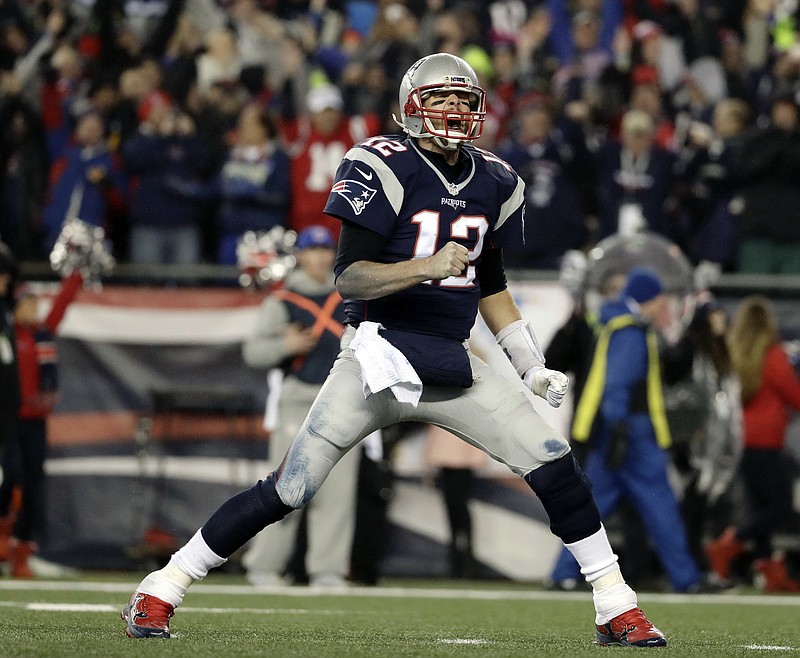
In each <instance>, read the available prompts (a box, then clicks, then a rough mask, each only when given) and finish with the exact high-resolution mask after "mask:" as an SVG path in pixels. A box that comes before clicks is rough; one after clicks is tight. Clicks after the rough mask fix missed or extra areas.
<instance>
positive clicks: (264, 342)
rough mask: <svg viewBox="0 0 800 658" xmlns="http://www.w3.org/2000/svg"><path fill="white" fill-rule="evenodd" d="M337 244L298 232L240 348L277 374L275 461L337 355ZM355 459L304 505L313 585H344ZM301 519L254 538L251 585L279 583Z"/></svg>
mask: <svg viewBox="0 0 800 658" xmlns="http://www.w3.org/2000/svg"><path fill="white" fill-rule="evenodd" d="M335 247H336V243H335V242H334V238H333V234H332V233H331V232H330V231H329V230H328V229H326V228H325V227H323V226H321V225H312V226H309V227H308V228H306V229H304V230H303V231H302V232H301V233H300V235H299V236H298V238H297V263H298V268H297V269H295V270H293V271H292V272H291V273H290V274H289V276H288V277H287V280H286V287H285V288H284V289H283V290H280V291H278V292H277V293H275V294H273V295H271V296H269V297H268V298H267V299H266V300H265V301H264V303H263V304H262V306H261V310H260V313H259V319H258V324H257V326H256V328H255V331H254V332H253V334H252V335H251V336H250V337H249V338H248V339H247V340H246V341H245V344H244V346H243V354H244V359H245V363H247V365H249V366H251V367H257V368H278V369H279V371H280V372H282V373H283V381H282V382H280V376H278V379H277V381H276V378H275V376H274V375H271V376H270V380H269V381H270V396H279V402H278V419H277V421H275V422H274V427H271V429H272V430H273V432H272V434H271V436H270V454H271V455H272V457H273V459H279V458H280V457H281V456H282V455H283V454H284V453H285V452H286V450H287V449H288V448H289V445H290V444H291V442H292V439H293V438H294V436H295V434H297V432H298V430H299V429H300V427H301V425H302V424H303V421H304V419H305V417H306V415H307V413H308V410H309V408H310V407H311V403H312V402H313V401H314V398H315V397H316V396H317V393H318V392H319V390H320V388H321V386H322V383H323V382H324V381H325V378H326V377H327V375H328V371H329V370H330V369H331V366H332V365H333V362H334V360H335V359H336V356H337V354H338V353H339V338H340V336H341V333H342V331H343V330H344V325H343V323H344V304H343V302H342V299H341V297H340V296H339V293H337V292H336V289H335V288H334V285H333V261H334V258H335V255H336V251H335ZM279 382H280V383H279ZM270 404H272V402H270ZM359 454H360V450H352V451H350V452H349V453H348V454H347V455H345V456H344V457H343V458H342V460H341V461H339V462H338V464H337V466H336V468H335V469H334V470H333V471H332V473H331V476H330V477H331V478H333V480H332V481H331V484H330V486H326V487H325V488H324V489H323V490H321V491H320V493H319V495H318V496H315V497H314V501H313V502H312V503H311V505H310V507H309V511H308V556H307V560H306V561H307V564H306V569H307V571H308V574H309V576H310V577H311V585H312V586H319V587H342V586H344V585H345V584H346V581H345V578H346V576H347V573H348V560H349V557H350V549H351V543H352V537H353V529H354V526H355V512H356V483H357V479H358V467H359ZM276 463H277V462H276ZM300 516H301V515H299V514H297V515H291V516H287V517H286V518H285V519H283V520H282V521H281V522H280V523H277V524H275V525H273V526H271V527H269V528H266V529H264V530H262V531H261V532H260V533H259V534H258V535H257V536H256V537H255V538H254V539H253V541H252V544H251V545H250V549H249V550H248V552H247V553H246V555H245V558H244V564H245V567H246V569H247V578H248V580H249V582H250V583H252V584H253V585H277V584H280V583H281V582H283V578H282V577H283V574H284V571H285V569H286V566H287V562H288V560H289V558H290V556H291V554H292V549H293V547H294V542H295V537H296V536H297V527H298V522H299V520H300Z"/></svg>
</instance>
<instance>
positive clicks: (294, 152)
mask: <svg viewBox="0 0 800 658" xmlns="http://www.w3.org/2000/svg"><path fill="white" fill-rule="evenodd" d="M379 129H380V120H379V119H378V118H377V117H376V116H375V115H373V114H364V115H355V116H350V117H349V116H343V117H342V119H341V121H340V123H339V126H338V128H337V129H336V130H335V131H334V132H333V134H331V135H322V134H320V133H319V132H317V131H316V130H315V129H314V128H313V126H312V125H311V122H310V121H309V120H308V118H306V117H302V118H301V119H299V120H298V121H296V122H294V123H290V124H287V125H286V126H284V128H283V130H284V135H285V137H286V140H287V142H288V143H289V145H290V146H289V153H290V155H291V158H292V159H291V164H290V166H289V179H290V185H291V192H292V194H291V205H290V208H289V222H288V228H291V229H293V230H295V231H297V232H298V233H299V232H300V231H302V230H303V229H304V228H307V227H309V226H311V225H312V224H322V225H323V226H325V227H326V228H328V229H329V230H330V231H331V232H332V233H333V234H334V236H336V237H337V238H338V236H339V231H340V230H341V228H342V223H341V222H340V221H339V220H338V219H334V218H333V217H328V215H325V214H324V213H323V212H322V209H323V208H324V207H325V203H326V202H327V201H328V195H329V194H330V192H331V186H332V185H333V179H334V176H335V175H336V169H337V168H338V167H339V163H340V162H341V161H342V158H343V157H344V155H345V153H347V151H349V150H350V147H351V146H353V145H354V144H358V143H359V142H362V141H364V140H365V139H366V138H367V137H371V136H373V135H375V134H376V133H377V132H378V130H379Z"/></svg>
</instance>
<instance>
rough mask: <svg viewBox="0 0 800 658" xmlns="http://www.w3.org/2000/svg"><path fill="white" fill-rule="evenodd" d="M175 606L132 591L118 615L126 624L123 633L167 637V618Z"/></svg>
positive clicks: (133, 635) (144, 636)
mask: <svg viewBox="0 0 800 658" xmlns="http://www.w3.org/2000/svg"><path fill="white" fill-rule="evenodd" d="M174 613H175V607H174V606H172V605H170V604H169V603H167V602H165V601H162V600H161V599H157V598H156V597H155V596H151V595H150V594H143V593H142V592H134V593H133V596H132V597H131V600H130V601H129V602H128V605H126V606H125V607H124V608H122V612H121V613H120V615H119V616H120V617H121V618H122V619H124V620H125V622H126V623H127V624H128V628H126V629H125V633H126V634H127V635H128V637H133V638H152V637H163V638H168V637H169V618H170V617H172V615H173V614H174Z"/></svg>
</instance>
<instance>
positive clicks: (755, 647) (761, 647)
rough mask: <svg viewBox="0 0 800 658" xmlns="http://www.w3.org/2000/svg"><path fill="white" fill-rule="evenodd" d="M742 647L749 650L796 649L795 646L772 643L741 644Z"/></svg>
mask: <svg viewBox="0 0 800 658" xmlns="http://www.w3.org/2000/svg"><path fill="white" fill-rule="evenodd" d="M742 648H743V649H750V650H751V651H797V648H796V647H781V646H776V645H773V644H743V645H742Z"/></svg>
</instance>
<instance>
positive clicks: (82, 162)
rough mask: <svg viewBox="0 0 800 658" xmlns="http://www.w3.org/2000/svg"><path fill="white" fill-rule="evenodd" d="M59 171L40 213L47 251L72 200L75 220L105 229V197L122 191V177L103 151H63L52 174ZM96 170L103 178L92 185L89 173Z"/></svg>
mask: <svg viewBox="0 0 800 658" xmlns="http://www.w3.org/2000/svg"><path fill="white" fill-rule="evenodd" d="M59 170H60V174H59V175H58V176H57V178H56V179H55V180H54V181H53V183H51V188H50V196H49V198H48V200H47V202H46V204H45V207H44V210H43V211H42V228H43V230H44V245H45V248H47V249H50V248H51V247H52V246H53V244H54V243H55V241H56V239H57V238H58V234H59V233H60V232H61V224H62V223H63V222H64V220H65V219H66V218H67V214H68V213H69V212H70V203H71V202H73V200H74V202H75V208H74V211H75V216H77V217H78V218H80V219H82V220H83V221H84V222H87V223H89V224H93V225H94V226H103V227H105V225H106V220H107V216H108V210H109V194H110V193H116V194H119V195H121V194H122V190H123V189H124V182H123V180H124V177H123V175H122V173H121V172H120V170H119V167H118V166H117V164H116V162H115V161H114V157H113V156H112V154H111V153H110V152H109V150H108V149H107V148H105V147H103V148H98V149H88V148H83V147H81V146H77V145H76V146H71V147H69V148H68V149H67V150H66V152H65V154H64V157H63V159H62V160H60V161H59V162H58V163H56V164H55V165H54V171H59ZM99 170H102V171H103V172H104V173H105V176H104V177H103V179H102V180H99V181H98V182H92V181H91V180H90V176H91V175H92V172H96V171H99ZM93 179H94V178H93ZM95 180H96V179H95Z"/></svg>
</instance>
